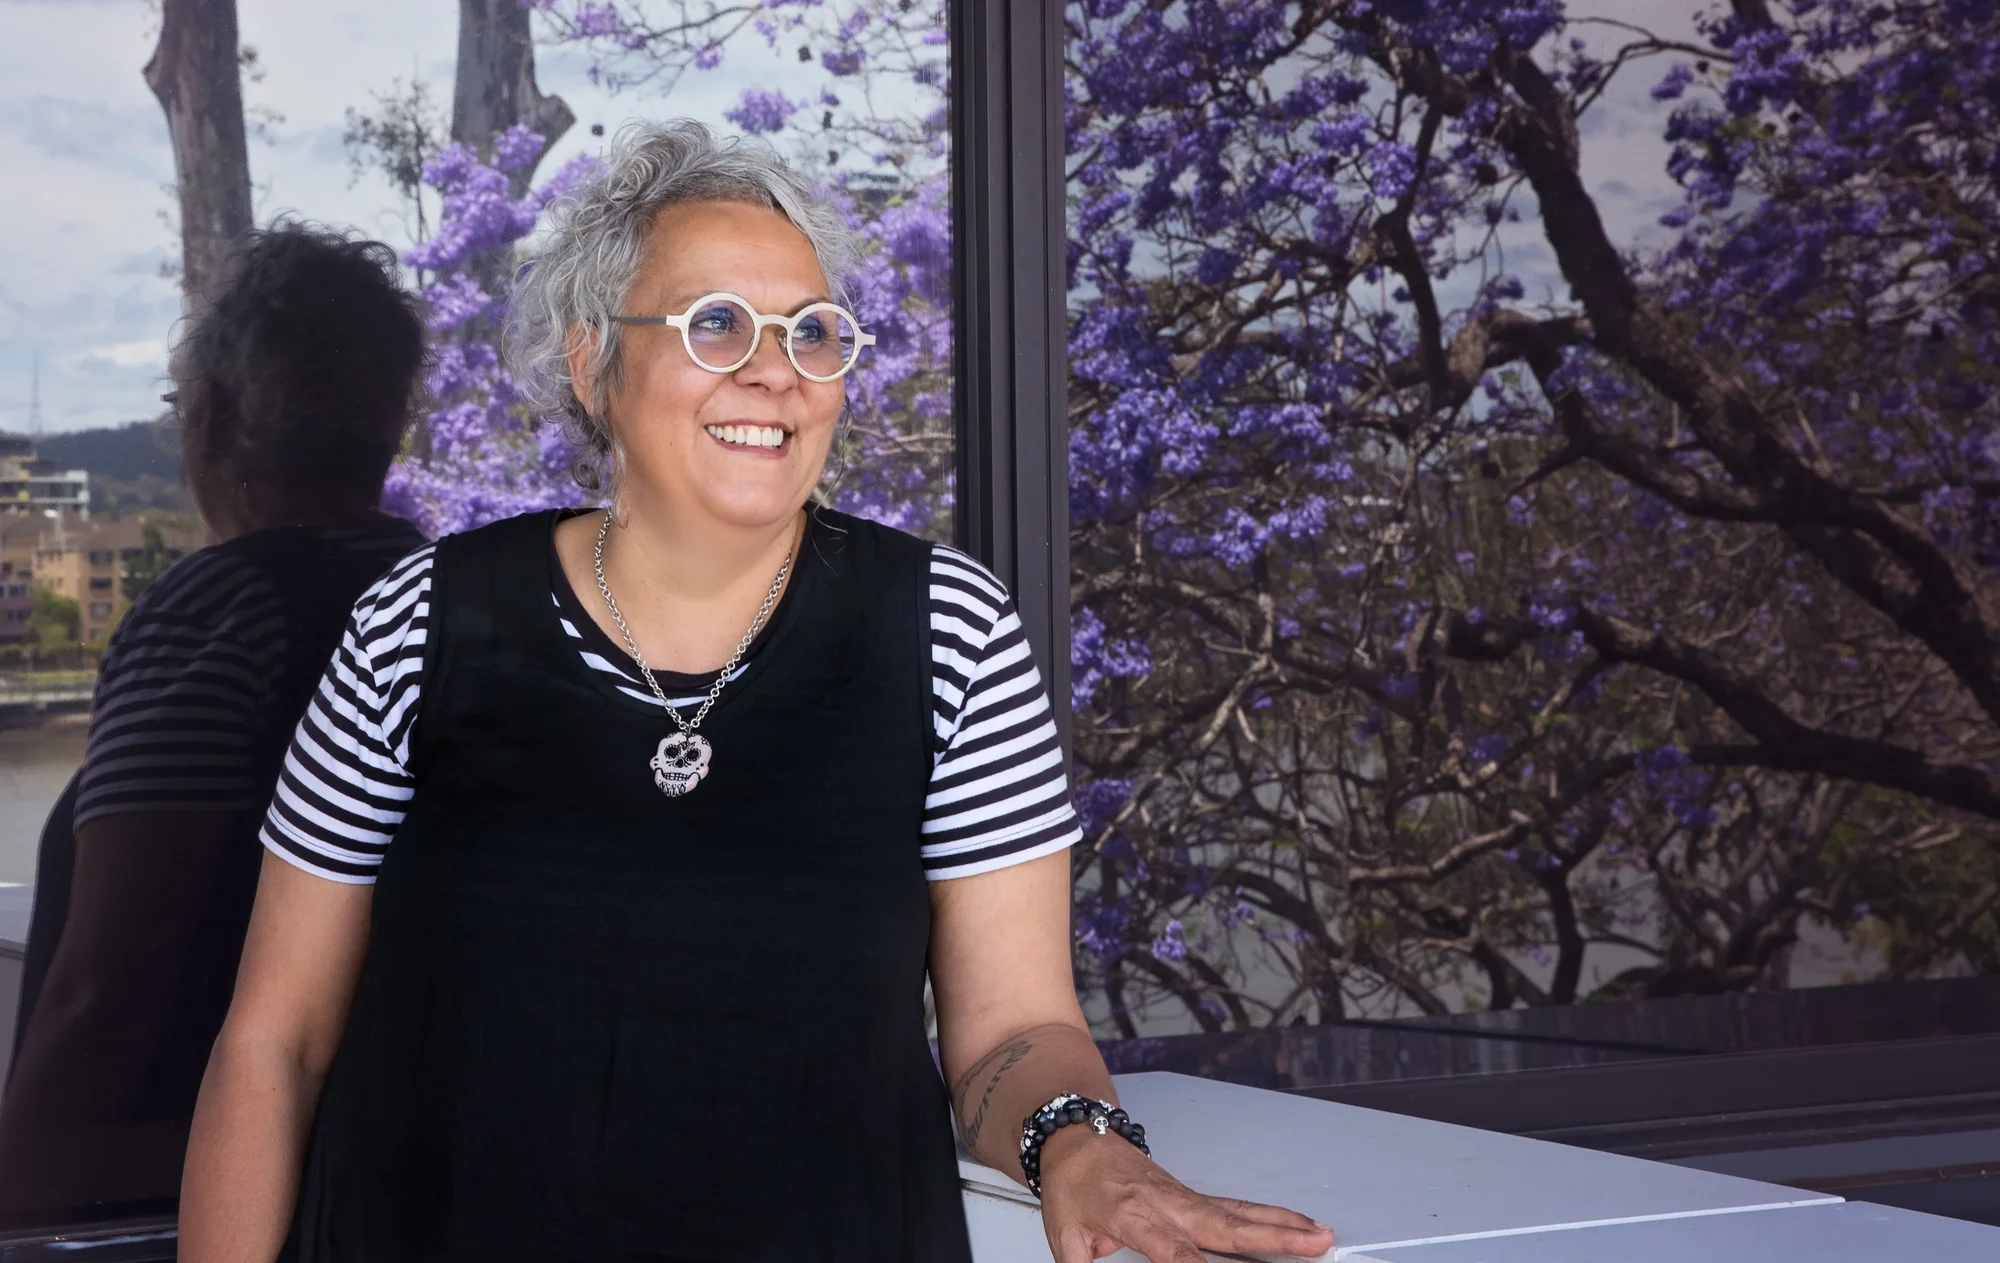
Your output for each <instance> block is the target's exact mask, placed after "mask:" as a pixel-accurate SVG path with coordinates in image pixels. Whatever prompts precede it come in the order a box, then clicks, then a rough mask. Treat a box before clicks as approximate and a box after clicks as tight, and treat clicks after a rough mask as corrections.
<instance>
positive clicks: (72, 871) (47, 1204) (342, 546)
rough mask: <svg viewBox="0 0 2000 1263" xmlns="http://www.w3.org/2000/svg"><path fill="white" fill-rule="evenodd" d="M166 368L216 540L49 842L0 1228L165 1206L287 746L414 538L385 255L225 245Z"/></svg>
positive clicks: (147, 616)
mask: <svg viewBox="0 0 2000 1263" xmlns="http://www.w3.org/2000/svg"><path fill="white" fill-rule="evenodd" d="M175 355H176V358H175V363H174V373H175V378H176V386H177V391H176V394H177V404H176V410H177V413H178V416H179V421H180V430H179V432H180V436H181V440H182V452H183V457H184V460H185V465H186V472H187V481H188V486H189V489H190V491H191V492H192V494H193V497H194V499H195V501H196V503H197V504H198V505H199V506H200V509H201V513H202V517H203V520H204V521H205V522H206V524H207V525H208V528H209V531H210V533H211V534H212V535H213V536H214V537H216V538H217V539H218V540H219V541H220V542H218V543H216V544H214V545H213V546H211V547H208V548H204V549H201V550H199V551H197V552H195V553H194V554H192V555H191V556H189V557H187V558H186V559H185V560H184V561H182V562H181V563H180V564H178V565H174V566H172V567H171V568H170V569H166V570H165V571H164V572H163V573H161V574H160V575H158V576H157V577H156V578H154V579H152V580H151V581H150V582H148V583H146V584H145V585H144V587H143V589H140V590H138V591H136V593H135V595H136V598H137V599H136V600H135V601H134V602H133V604H132V608H131V610H130V612H129V613H128V614H127V615H126V617H125V618H124V620H123V621H122V622H121V623H120V624H119V627H118V631H117V633H116V634H115V635H113V636H112V637H111V642H110V644H109V645H108V646H107V647H106V649H105V651H104V660H103V663H102V666H101V668H100V670H99V673H98V678H97V681H96V687H95V691H94V696H93V698H92V724H91V731H90V745H89V748H88V750H87V752H86V754H85V757H84V761H83V766H82V768H81V769H80V770H79V771H78V772H77V774H76V775H75V776H74V777H73V778H72V779H71V781H70V783H69V785H68V786H67V787H66V788H65V790H64V791H63V793H62V796H61V797H60V798H59V799H58V801H57V802H56V804H55V806H54V808H53V810H52V811H51V812H50V814H49V817H48V821H47V824H46V826H45V827H44V829H43V831H42V838H41V844H40V847H39V849H38V854H37V864H36V874H35V877H36V882H35V888H34V899H33V917H32V921H31V923H30V925H29V927H28V933H27V939H26V950H25V953H24V961H23V969H22V976H21V981H20V991H19V1002H18V1015H17V1021H16V1028H15V1030H14V1031H13V1032H10V1034H11V1035H12V1040H13V1053H14V1055H13V1059H12V1066H11V1069H10V1073H9V1076H8V1082H7V1090H6V1096H5V1098H4V1105H0V1223H5V1224H9V1225H15V1226H18V1225H22V1224H29V1223H51V1222H63V1221H73V1220H79V1219H87V1218H92V1217H95V1216H97V1215H102V1214H106V1213H116V1212H117V1211H119V1210H123V1211H127V1212H131V1211H137V1210H142V1209H150V1208H156V1207H159V1206H171V1204H172V1200H173V1198H174V1196H175V1193H176V1190H177V1188H178V1186H179V1182H180V1167H181V1161H180V1155H181V1151H182V1149H183V1148H184V1147H185V1144H186V1137H187V1126H188V1119H189V1117H190V1115H191V1113H192V1111H193V1107H194V1099H195V1092H196V1090H197V1088H198V1087H199V1085H200V1083H201V1078H202V1072H203V1070H204V1068H205V1067H206V1065H207V1063H208V1053H209V1047H210V1045H211V1044H212V1043H213V1042H214V1039H215V1035H216V1032H217V1030H218V1029H220V1027H221V1024H222V1018H223V1014H224V1013H225V1011H226V1010H227V1008H228V1004H229V998H230V994H231V990H232V987H233V984H234V981H235V976H236V962H237V957H238V955H239V953H240V952H241V949H242V943H243V933H244V929H245V926H246V925H247V924H248V920H249V914H250V904H251V899H252V896H253V894H254V893H255V890H256V881H257V871H258V867H259V865H260V863H261V859H262V854H263V848H262V846H260V845H259V842H258V837H257V833H258V828H259V825H260V824H261V822H262V817H263V807H264V804H265V803H266V802H267V801H268V800H269V798H270V795H271V792H272V789H273V787H274V786H275V784H276V782H277V779H278V773H279V766H280V761H281V759H282V756H283V753H284V750H285V747H286V745H287V743H288V742H289V739H290V736H291V733H292V730H293V728H294V727H295V726H296V725H297V723H298V721H299V717H300V715H301V714H302V713H303V711H304V710H305V705H306V701H307V699H308V697H309V696H310V695H311V692H312V689H313V688H314V686H315V685H316V684H317V683H318V680H319V676H320V673H321V672H322V670H323V669H324V666H325V662H326V659H327V658H328V656H329V655H330V654H331V653H332V650H333V646H334V644H335V643H336V642H337V640H338V638H339V635H340V632H341V629H342V628H343V627H344V626H345V624H346V621H347V617H348V612H349V610H350V609H351V607H352V605H353V603H354V600H355V599H356V598H357V597H358V596H359V595H360V594H361V592H362V590H363V589H364V588H366V587H367V585H368V584H370V583H372V582H373V581H374V580H375V579H376V577H377V576H379V575H380V574H381V572H382V571H383V570H385V569H386V568H387V567H388V566H389V564H390V563H391V562H393V561H394V560H395V559H396V558H398V557H400V556H402V555H403V554H404V553H406V552H408V551H409V550H410V549H412V548H414V547H417V546H419V545H420V544H421V543H422V536H421V535H420V534H418V532H417V531H416V529H415V528H414V527H412V526H411V525H410V524H409V523H407V522H404V521H401V520H399V519H396V518H393V517H388V516H386V515H384V514H382V513H380V512H379V511H378V510H377V508H376V505H377V503H378V502H379V500H380V499H381V491H382V479H383V477H384V475H385V474H386V473H387V471H388V467H389V462H390V461H391V460H392V459H394V457H395V455H396V452H397V450H398V448H399V447H400V445H401V443H402V439H403V432H404V429H405V427H406V425H407V422H408V415H409V403H410V400H411V397H412V395H413V393H414V390H415V387H416V382H417V374H418V370H419V368H420V366H421V363H422V356H423V331H422V324H421V320H420V317H419V315H418V312H417V307H416V303H415V301H414V300H413V298H412V297H411V296H410V295H408V294H407V293H406V292H404V291H403V290H402V289H401V288H400V287H399V285H398V283H397V279H396V263H395V256H394V253H393V252H392V251H391V250H389V248H388V247H386V246H383V245H381V244H379V243H373V242H355V241H350V240H348V239H346V238H344V237H342V236H340V235H337V234H330V233H325V232H321V231H317V230H310V229H303V228H297V227H281V228H278V229H274V230H272V231H270V232H267V233H263V234H259V235H256V236H253V237H250V238H246V239H244V240H242V241H241V242H239V243H238V246H237V248H236V252H235V254H234V256H233V258H231V259H229V260H228V261H227V270H226V271H225V272H222V273H220V274H219V275H218V276H217V278H216V286H215V288H214V289H212V290H211V291H210V293H209V294H208V296H207V301H206V302H205V303H204V305H203V308H202V311H201V314H200V315H199V316H198V317H197V318H196V319H195V320H193V321H191V322H190V323H189V324H188V325H187V326H186V327H185V329H184V331H183V333H182V336H181V340H180V342H179V344H178V346H177V348H176V353H175ZM156 538H157V536H156ZM102 551H104V552H106V553H107V556H106V558H105V561H106V563H107V564H108V563H109V561H110V559H111V558H110V556H109V553H110V552H111V550H102ZM133 587H134V588H138V585H133ZM106 604H107V605H108V603H106Z"/></svg>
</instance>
